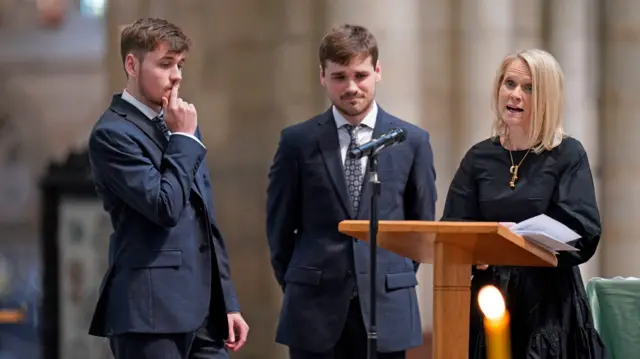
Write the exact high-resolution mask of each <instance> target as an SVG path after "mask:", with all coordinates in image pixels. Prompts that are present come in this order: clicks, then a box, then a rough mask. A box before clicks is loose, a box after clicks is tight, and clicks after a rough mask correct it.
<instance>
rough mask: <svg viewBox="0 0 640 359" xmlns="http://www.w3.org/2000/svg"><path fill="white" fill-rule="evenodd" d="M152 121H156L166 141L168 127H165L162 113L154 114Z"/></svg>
mask: <svg viewBox="0 0 640 359" xmlns="http://www.w3.org/2000/svg"><path fill="white" fill-rule="evenodd" d="M153 122H155V123H156V126H158V128H159V129H160V131H162V134H163V135H164V138H166V139H167V141H168V140H169V128H168V127H167V124H166V123H165V122H164V113H162V112H161V113H160V114H159V115H158V116H156V118H154V119H153Z"/></svg>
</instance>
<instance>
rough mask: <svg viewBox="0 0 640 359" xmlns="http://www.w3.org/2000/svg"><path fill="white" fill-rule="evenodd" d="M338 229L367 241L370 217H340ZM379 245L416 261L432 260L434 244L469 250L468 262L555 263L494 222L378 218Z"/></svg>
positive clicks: (544, 252)
mask: <svg viewBox="0 0 640 359" xmlns="http://www.w3.org/2000/svg"><path fill="white" fill-rule="evenodd" d="M338 230H339V231H340V232H342V233H344V234H347V235H349V236H352V237H354V238H357V239H360V240H362V241H369V221H365V220H362V221H361V220H358V221H343V222H340V224H339V226H338ZM377 242H378V246H380V247H382V248H384V249H387V250H389V251H391V252H394V253H397V254H399V255H402V256H405V257H407V258H411V259H413V260H415V261H418V262H423V263H433V258H434V244H435V243H445V244H447V245H452V246H456V247H458V248H460V249H463V250H465V251H466V252H468V253H469V256H468V258H469V261H470V262H469V264H479V263H483V264H491V265H506V266H542V267H555V266H556V265H557V263H558V260H557V258H556V256H555V254H554V253H553V252H551V251H550V250H548V249H546V248H543V247H541V246H539V245H537V244H535V243H532V242H530V241H527V240H526V239H524V238H523V237H521V236H519V235H517V234H515V233H513V232H511V231H510V230H509V229H508V228H507V227H505V226H503V225H501V224H499V223H497V222H441V221H379V226H378V236H377Z"/></svg>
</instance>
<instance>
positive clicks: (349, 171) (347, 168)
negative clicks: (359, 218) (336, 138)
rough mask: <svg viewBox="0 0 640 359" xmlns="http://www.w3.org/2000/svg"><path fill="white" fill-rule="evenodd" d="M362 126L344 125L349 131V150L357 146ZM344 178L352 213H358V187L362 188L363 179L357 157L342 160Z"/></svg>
mask: <svg viewBox="0 0 640 359" xmlns="http://www.w3.org/2000/svg"><path fill="white" fill-rule="evenodd" d="M361 127H362V126H357V127H356V126H353V125H345V128H346V129H347V131H348V132H349V136H350V137H351V142H349V148H348V149H347V153H349V151H351V150H353V149H356V148H357V147H358V142H357V137H358V130H359V129H360V128H361ZM344 178H345V181H346V183H347V192H349V198H350V199H351V206H352V207H353V213H354V215H357V214H358V208H359V207H360V189H361V188H362V180H363V179H364V173H362V164H361V163H360V160H359V159H355V158H349V157H348V156H347V159H346V160H345V161H344Z"/></svg>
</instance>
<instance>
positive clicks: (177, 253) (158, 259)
mask: <svg viewBox="0 0 640 359" xmlns="http://www.w3.org/2000/svg"><path fill="white" fill-rule="evenodd" d="M181 265H182V250H181V249H164V250H159V251H152V252H150V253H149V254H148V255H146V256H140V257H138V258H137V260H136V261H135V263H134V264H133V268H171V267H175V268H177V267H180V266H181Z"/></svg>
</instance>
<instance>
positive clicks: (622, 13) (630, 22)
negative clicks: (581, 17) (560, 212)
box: [600, 0, 640, 276]
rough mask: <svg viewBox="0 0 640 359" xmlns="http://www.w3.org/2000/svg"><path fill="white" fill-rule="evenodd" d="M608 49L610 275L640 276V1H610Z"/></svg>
mask: <svg viewBox="0 0 640 359" xmlns="http://www.w3.org/2000/svg"><path fill="white" fill-rule="evenodd" d="M603 3H604V4H602V7H603V8H601V9H600V12H601V13H604V15H605V18H604V21H605V23H604V34H603V35H604V38H603V39H602V44H603V49H602V54H603V57H604V58H603V60H604V63H603V74H602V81H603V84H602V86H603V100H604V106H603V113H602V119H603V123H602V127H601V131H602V135H603V137H602V152H601V156H602V161H601V163H602V168H603V177H602V180H603V187H602V198H603V200H604V201H603V203H602V205H601V208H602V215H603V222H604V228H605V232H604V235H603V239H602V244H603V246H604V247H603V248H602V252H601V255H602V258H603V271H602V274H603V275H605V276H618V275H619V276H640V262H638V261H637V256H638V253H640V241H639V240H638V233H640V225H639V224H640V221H638V201H639V200H640V182H639V181H638V180H637V174H638V173H639V172H640V155H638V151H637V148H638V134H639V133H640V121H638V118H637V117H638V115H637V113H638V95H637V94H638V93H639V92H640V72H639V71H637V67H638V63H640V40H639V38H638V35H637V34H639V33H640V2H638V1H634V0H618V1H605V2H603Z"/></svg>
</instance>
